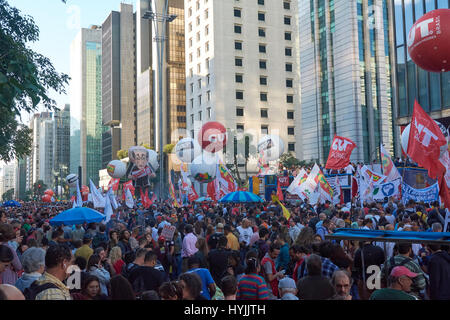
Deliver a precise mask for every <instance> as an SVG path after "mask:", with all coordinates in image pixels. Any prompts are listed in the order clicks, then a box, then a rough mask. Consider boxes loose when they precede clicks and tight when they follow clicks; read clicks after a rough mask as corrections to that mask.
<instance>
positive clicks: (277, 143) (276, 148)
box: [258, 135, 284, 161]
mask: <svg viewBox="0 0 450 320" xmlns="http://www.w3.org/2000/svg"><path fill="white" fill-rule="evenodd" d="M258 153H260V154H261V153H263V154H264V158H265V159H266V160H267V161H275V160H278V159H279V158H280V156H281V155H282V154H283V153H284V142H283V140H282V139H281V138H280V137H279V136H276V135H267V136H264V137H263V138H262V139H261V140H260V141H259V143H258Z"/></svg>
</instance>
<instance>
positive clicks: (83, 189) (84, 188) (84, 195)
mask: <svg viewBox="0 0 450 320" xmlns="http://www.w3.org/2000/svg"><path fill="white" fill-rule="evenodd" d="M80 192H81V199H82V200H83V201H87V200H88V196H89V187H88V186H82V187H81V190H80Z"/></svg>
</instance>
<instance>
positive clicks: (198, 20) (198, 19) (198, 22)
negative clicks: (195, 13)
mask: <svg viewBox="0 0 450 320" xmlns="http://www.w3.org/2000/svg"><path fill="white" fill-rule="evenodd" d="M197 25H198V26H199V25H200V17H197Z"/></svg>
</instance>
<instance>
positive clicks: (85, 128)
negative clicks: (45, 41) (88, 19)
mask: <svg viewBox="0 0 450 320" xmlns="http://www.w3.org/2000/svg"><path fill="white" fill-rule="evenodd" d="M101 43H102V30H101V27H99V26H92V27H91V28H90V29H85V28H83V29H81V31H80V32H79V33H78V35H77V36H76V38H75V39H74V40H73V42H72V45H71V48H70V51H71V57H70V60H71V63H70V76H71V78H72V80H71V83H70V91H71V97H70V115H71V118H74V121H73V122H72V121H71V145H70V151H71V156H70V163H71V171H72V170H74V171H72V172H71V173H78V166H81V167H82V183H83V184H86V183H88V182H89V179H92V181H93V182H94V183H98V179H99V178H98V171H99V170H100V169H102V157H101V155H102V134H103V131H104V127H103V126H102V44H101ZM78 123H79V127H78V126H77V125H78ZM77 130H79V131H80V143H79V144H76V143H77V136H76V134H77V132H76V131H77ZM72 143H74V144H72Z"/></svg>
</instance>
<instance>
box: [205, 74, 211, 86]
mask: <svg viewBox="0 0 450 320" xmlns="http://www.w3.org/2000/svg"><path fill="white" fill-rule="evenodd" d="M210 80H211V75H210V74H207V75H206V83H207V84H208V86H209V81H210Z"/></svg>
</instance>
